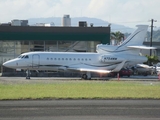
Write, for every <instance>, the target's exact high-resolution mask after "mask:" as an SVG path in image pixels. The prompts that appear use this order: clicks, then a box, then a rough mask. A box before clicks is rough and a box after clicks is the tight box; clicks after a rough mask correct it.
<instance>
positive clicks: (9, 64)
mask: <svg viewBox="0 0 160 120" xmlns="http://www.w3.org/2000/svg"><path fill="white" fill-rule="evenodd" d="M3 66H5V67H8V68H14V66H16V65H15V62H13V61H7V62H5V63H3Z"/></svg>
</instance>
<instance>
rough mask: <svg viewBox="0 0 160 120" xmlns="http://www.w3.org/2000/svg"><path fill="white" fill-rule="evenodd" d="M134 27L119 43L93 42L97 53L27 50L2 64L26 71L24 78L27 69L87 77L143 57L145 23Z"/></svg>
mask: <svg viewBox="0 0 160 120" xmlns="http://www.w3.org/2000/svg"><path fill="white" fill-rule="evenodd" d="M137 27H138V28H137V30H135V32H133V33H132V34H131V35H130V36H129V37H128V38H127V39H126V40H125V41H124V42H123V43H122V44H121V45H119V46H111V45H97V53H77V52H28V53H23V54H21V55H20V56H19V57H17V58H15V59H12V60H9V61H7V62H5V63H3V66H5V67H8V68H13V69H23V70H26V71H28V72H26V73H27V76H26V79H30V74H29V70H36V71H39V70H52V71H70V72H77V71H81V72H82V78H83V79H91V72H98V73H105V74H107V73H110V72H118V71H120V70H121V68H123V67H124V66H128V65H135V64H138V63H143V62H146V61H147V58H146V57H145V56H141V55H140V54H139V51H140V50H139V49H141V48H143V49H146V48H147V49H148V47H145V46H142V44H143V41H144V39H145V35H146V33H147V29H148V26H147V25H139V26H137ZM149 49H152V48H149Z"/></svg>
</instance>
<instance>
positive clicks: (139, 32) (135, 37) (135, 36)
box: [116, 25, 148, 50]
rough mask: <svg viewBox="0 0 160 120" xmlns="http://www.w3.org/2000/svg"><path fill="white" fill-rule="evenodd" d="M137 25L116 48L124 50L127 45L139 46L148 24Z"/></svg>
mask: <svg viewBox="0 0 160 120" xmlns="http://www.w3.org/2000/svg"><path fill="white" fill-rule="evenodd" d="M136 27H138V28H137V29H136V30H135V31H134V32H133V33H132V34H131V35H130V36H129V37H128V38H127V39H126V40H125V41H124V42H123V43H122V44H121V45H119V46H118V47H117V49H116V50H122V49H123V50H124V48H125V49H126V48H127V46H141V45H143V42H144V40H145V37H146V34H147V30H148V25H137V26H136Z"/></svg>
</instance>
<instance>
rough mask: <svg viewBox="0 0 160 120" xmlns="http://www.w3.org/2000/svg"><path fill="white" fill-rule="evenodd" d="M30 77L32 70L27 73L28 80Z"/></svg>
mask: <svg viewBox="0 0 160 120" xmlns="http://www.w3.org/2000/svg"><path fill="white" fill-rule="evenodd" d="M30 75H31V72H30V70H27V71H26V79H30Z"/></svg>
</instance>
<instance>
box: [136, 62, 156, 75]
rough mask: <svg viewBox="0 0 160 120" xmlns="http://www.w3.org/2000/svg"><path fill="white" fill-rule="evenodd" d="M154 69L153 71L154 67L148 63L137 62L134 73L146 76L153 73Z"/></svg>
mask: <svg viewBox="0 0 160 120" xmlns="http://www.w3.org/2000/svg"><path fill="white" fill-rule="evenodd" d="M154 71H155V67H153V66H149V65H146V64H137V65H136V66H135V67H134V73H135V74H138V75H144V76H147V75H151V74H153V73H154Z"/></svg>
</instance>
